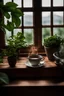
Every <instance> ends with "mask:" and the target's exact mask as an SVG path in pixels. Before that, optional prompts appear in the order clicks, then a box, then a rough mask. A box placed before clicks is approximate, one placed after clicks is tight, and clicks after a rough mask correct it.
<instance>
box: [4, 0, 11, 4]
mask: <svg viewBox="0 0 64 96" xmlns="http://www.w3.org/2000/svg"><path fill="white" fill-rule="evenodd" d="M7 2H12V0H3V3H4V4H6V3H7Z"/></svg>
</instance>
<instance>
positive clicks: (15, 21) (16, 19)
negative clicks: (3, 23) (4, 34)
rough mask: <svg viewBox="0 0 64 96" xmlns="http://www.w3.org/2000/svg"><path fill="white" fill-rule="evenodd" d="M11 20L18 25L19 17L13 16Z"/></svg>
mask: <svg viewBox="0 0 64 96" xmlns="http://www.w3.org/2000/svg"><path fill="white" fill-rule="evenodd" d="M12 20H13V22H14V23H15V26H16V27H18V26H20V18H17V17H15V18H14V17H13V18H12Z"/></svg>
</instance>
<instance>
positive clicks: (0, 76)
mask: <svg viewBox="0 0 64 96" xmlns="http://www.w3.org/2000/svg"><path fill="white" fill-rule="evenodd" d="M3 84H9V78H8V76H7V74H5V73H2V72H0V85H3Z"/></svg>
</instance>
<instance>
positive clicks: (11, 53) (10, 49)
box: [3, 37, 17, 67]
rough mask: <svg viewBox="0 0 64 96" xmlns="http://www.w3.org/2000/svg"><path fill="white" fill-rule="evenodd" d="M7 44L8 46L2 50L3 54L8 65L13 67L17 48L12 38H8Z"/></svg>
mask: <svg viewBox="0 0 64 96" xmlns="http://www.w3.org/2000/svg"><path fill="white" fill-rule="evenodd" d="M7 42H8V46H7V48H6V49H4V50H3V53H4V55H6V56H8V63H9V65H10V67H15V64H16V61H17V47H16V45H15V42H14V39H13V38H11V37H10V38H9V39H8V40H7Z"/></svg>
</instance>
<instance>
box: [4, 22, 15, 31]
mask: <svg viewBox="0 0 64 96" xmlns="http://www.w3.org/2000/svg"><path fill="white" fill-rule="evenodd" d="M5 28H6V29H7V30H9V31H12V30H13V29H14V24H13V22H9V21H7V25H5Z"/></svg>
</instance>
